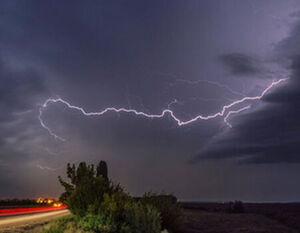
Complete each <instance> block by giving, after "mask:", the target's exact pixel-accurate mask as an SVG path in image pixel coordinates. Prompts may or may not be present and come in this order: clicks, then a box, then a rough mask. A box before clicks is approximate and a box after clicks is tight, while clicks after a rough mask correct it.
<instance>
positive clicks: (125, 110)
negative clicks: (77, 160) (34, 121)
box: [38, 78, 288, 141]
mask: <svg viewBox="0 0 300 233" xmlns="http://www.w3.org/2000/svg"><path fill="white" fill-rule="evenodd" d="M287 80H288V78H282V79H279V80H277V81H273V82H272V83H271V84H270V85H269V86H268V87H267V88H265V89H264V90H263V92H262V93H261V94H260V95H258V96H245V97H243V98H241V99H238V100H235V101H233V102H231V103H230V104H227V105H224V106H223V107H222V110H221V111H219V112H216V113H215V114H212V115H197V116H195V117H193V118H192V119H190V120H186V121H184V120H181V119H179V118H178V117H176V116H175V114H174V112H173V111H172V110H171V109H170V108H169V107H170V105H169V106H168V108H167V109H164V110H163V111H162V112H161V113H159V114H149V113H145V112H142V111H138V110H135V109H130V108H129V109H128V108H116V107H108V108H105V109H104V110H102V111H99V112H87V111H86V110H84V108H82V107H78V106H75V105H72V104H70V103H69V102H67V101H66V100H64V99H62V98H56V99H54V98H49V99H47V100H46V101H45V102H44V103H43V105H42V106H41V107H40V109H39V116H38V119H39V121H40V124H41V126H42V127H43V128H44V129H46V130H47V131H48V132H49V134H50V135H52V136H53V137H54V138H56V139H59V140H61V141H65V139H64V138H62V137H60V136H58V135H56V134H55V133H54V132H53V131H52V130H51V129H50V128H49V127H48V126H47V125H46V124H45V123H44V121H43V119H42V114H43V110H44V109H45V108H47V107H48V105H49V104H51V103H61V104H64V105H66V106H67V107H68V108H70V109H74V110H77V111H79V112H81V113H82V114H83V115H85V116H102V115H103V114H105V113H107V112H116V113H122V112H123V113H132V114H134V115H137V116H143V117H146V118H151V119H155V118H163V117H164V116H166V115H169V116H170V117H171V118H172V119H173V120H174V121H175V122H176V124H177V125H178V126H184V125H188V124H191V123H193V122H195V121H198V120H209V119H213V118H216V117H222V116H225V117H224V119H223V120H224V122H225V123H226V124H227V125H228V126H229V127H232V126H231V125H230V124H229V123H228V121H227V120H228V117H229V116H230V115H232V114H237V113H240V112H242V111H245V110H246V109H249V108H250V105H248V106H246V107H243V108H240V109H239V110H230V108H232V107H234V106H236V105H239V104H242V103H244V102H247V101H254V100H260V99H261V98H263V97H264V95H265V94H266V93H267V92H269V91H270V90H271V89H272V88H273V87H275V86H277V85H279V84H280V83H282V82H285V81H287ZM173 103H174V101H173ZM226 113H227V114H226Z"/></svg>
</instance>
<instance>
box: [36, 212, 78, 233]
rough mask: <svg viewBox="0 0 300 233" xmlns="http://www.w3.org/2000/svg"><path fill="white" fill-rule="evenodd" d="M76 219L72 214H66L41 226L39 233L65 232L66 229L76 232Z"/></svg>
mask: <svg viewBox="0 0 300 233" xmlns="http://www.w3.org/2000/svg"><path fill="white" fill-rule="evenodd" d="M76 228H77V227H76V219H75V217H74V216H72V215H71V216H66V217H62V218H59V219H57V220H54V221H52V222H50V223H49V224H47V225H46V226H44V227H43V229H42V232H41V233H66V231H70V230H71V231H70V232H73V233H75V232H76V230H75V229H76Z"/></svg>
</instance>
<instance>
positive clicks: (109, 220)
mask: <svg viewBox="0 0 300 233" xmlns="http://www.w3.org/2000/svg"><path fill="white" fill-rule="evenodd" d="M67 177H68V179H69V180H70V183H68V182H66V181H64V180H63V179H62V178H61V177H59V182H60V183H61V185H62V186H63V187H64V189H65V192H64V193H63V194H62V195H61V198H60V200H61V201H62V202H64V203H65V204H66V205H67V206H68V208H69V210H70V211H71V213H72V215H71V216H69V217H66V218H62V219H60V220H57V221H55V223H51V224H50V225H49V226H48V227H46V228H45V229H44V233H67V232H88V233H160V232H161V231H162V230H167V231H168V232H170V233H179V232H184V231H182V228H183V226H184V225H183V217H182V216H183V214H182V213H183V212H182V209H181V207H180V205H179V204H178V202H177V199H176V198H175V197H174V196H172V195H156V194H151V193H147V194H145V195H144V196H143V197H141V198H134V197H131V196H130V195H129V194H128V193H126V192H125V191H124V190H123V188H122V187H121V186H120V185H119V184H114V183H113V182H112V181H110V180H109V178H108V169H107V165H106V163H105V162H104V161H101V162H100V163H99V164H98V166H97V168H96V169H95V167H94V165H87V164H86V163H84V162H82V163H80V164H79V165H78V167H76V166H75V165H70V164H68V166H67Z"/></svg>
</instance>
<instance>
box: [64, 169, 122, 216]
mask: <svg viewBox="0 0 300 233" xmlns="http://www.w3.org/2000/svg"><path fill="white" fill-rule="evenodd" d="M67 175H68V178H69V179H70V180H71V183H67V182H65V181H64V180H62V178H61V177H59V181H60V183H61V184H62V185H63V186H64V188H65V192H64V193H63V194H62V196H61V198H60V199H61V200H62V201H64V203H66V204H67V205H68V208H69V209H70V211H71V212H72V213H73V214H74V215H76V216H80V217H83V216H85V215H86V214H87V213H88V210H91V209H94V210H97V209H98V208H99V207H100V204H101V203H102V201H103V196H104V194H105V193H108V194H111V193H114V192H121V191H122V189H121V187H120V186H119V185H113V184H112V183H111V182H110V181H109V180H108V179H106V178H104V177H103V176H102V175H101V174H98V175H97V174H96V171H95V169H94V166H93V165H86V163H80V164H79V166H78V167H77V168H76V167H75V165H73V166H71V165H70V164H68V167H67Z"/></svg>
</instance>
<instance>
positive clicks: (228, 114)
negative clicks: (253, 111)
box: [224, 105, 251, 128]
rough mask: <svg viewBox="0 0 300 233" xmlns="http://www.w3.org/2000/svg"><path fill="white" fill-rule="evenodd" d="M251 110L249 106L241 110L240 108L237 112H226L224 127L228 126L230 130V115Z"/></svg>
mask: <svg viewBox="0 0 300 233" xmlns="http://www.w3.org/2000/svg"><path fill="white" fill-rule="evenodd" d="M249 108H251V105H248V106H246V107H243V108H240V109H238V110H231V111H228V113H227V115H226V116H225V117H224V122H225V124H226V125H228V127H230V128H232V125H231V124H230V123H229V122H228V118H229V117H230V115H232V114H237V113H240V112H243V111H245V110H247V109H249Z"/></svg>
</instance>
